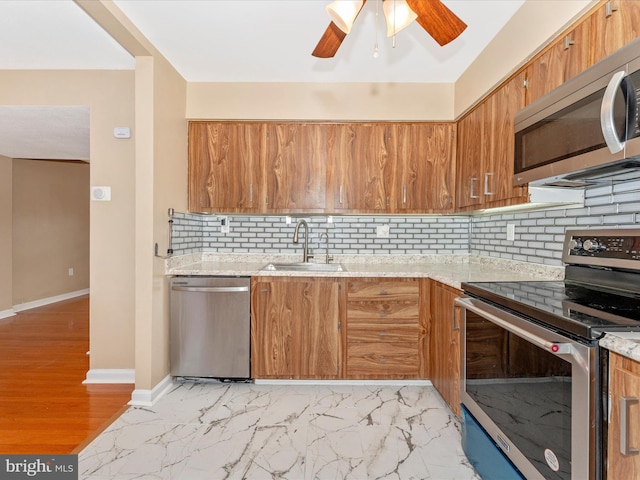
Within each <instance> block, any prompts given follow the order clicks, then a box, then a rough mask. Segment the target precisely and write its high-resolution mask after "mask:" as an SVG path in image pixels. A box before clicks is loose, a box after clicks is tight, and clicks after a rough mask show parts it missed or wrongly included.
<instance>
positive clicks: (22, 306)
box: [13, 288, 89, 312]
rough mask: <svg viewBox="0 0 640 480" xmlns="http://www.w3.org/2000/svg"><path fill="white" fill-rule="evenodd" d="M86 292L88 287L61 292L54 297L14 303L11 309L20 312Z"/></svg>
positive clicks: (79, 295)
mask: <svg viewBox="0 0 640 480" xmlns="http://www.w3.org/2000/svg"><path fill="white" fill-rule="evenodd" d="M88 293H89V289H88V288H85V289H84V290H76V291H75V292H69V293H63V294H62V295H56V296H55V297H49V298H41V299H40V300H34V301H32V302H25V303H21V304H20V305H14V306H13V311H14V312H22V311H23V310H30V309H32V308H37V307H43V306H45V305H49V304H51V303H56V302H61V301H62V300H69V299H70V298H76V297H81V296H82V295H87V294H88Z"/></svg>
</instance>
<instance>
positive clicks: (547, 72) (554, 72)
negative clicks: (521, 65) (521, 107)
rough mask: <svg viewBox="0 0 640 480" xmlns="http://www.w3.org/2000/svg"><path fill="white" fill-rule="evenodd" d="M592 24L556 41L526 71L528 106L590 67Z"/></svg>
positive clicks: (589, 23) (584, 25)
mask: <svg viewBox="0 0 640 480" xmlns="http://www.w3.org/2000/svg"><path fill="white" fill-rule="evenodd" d="M590 27H591V22H589V21H586V20H585V21H583V22H581V23H579V24H578V25H576V26H575V28H573V29H572V30H570V31H568V32H567V33H566V34H565V35H563V36H561V37H559V38H558V39H557V40H556V41H555V42H553V43H552V44H551V45H550V47H549V48H548V49H547V50H546V51H545V52H544V53H543V54H542V55H540V56H539V57H537V58H536V59H535V60H533V61H532V62H531V63H530V64H529V66H528V69H527V78H528V82H527V83H528V86H527V104H529V103H531V102H533V101H535V100H537V99H538V98H540V97H542V96H543V95H545V94H547V93H549V92H550V91H551V90H553V89H554V88H556V87H558V86H560V85H562V84H563V83H564V82H566V81H567V80H569V79H570V78H573V77H575V76H576V75H577V74H579V73H581V72H582V71H583V70H585V69H586V68H587V67H589V66H590V65H591V53H590V48H589V42H590V36H589V34H590Z"/></svg>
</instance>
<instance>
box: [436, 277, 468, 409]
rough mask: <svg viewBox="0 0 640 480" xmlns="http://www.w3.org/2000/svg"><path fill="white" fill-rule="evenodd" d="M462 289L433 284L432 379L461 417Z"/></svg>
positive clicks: (443, 396) (437, 283)
mask: <svg viewBox="0 0 640 480" xmlns="http://www.w3.org/2000/svg"><path fill="white" fill-rule="evenodd" d="M461 293H462V292H460V291H459V290H457V289H455V288H452V287H449V286H448V285H444V284H441V283H439V282H436V281H435V280H431V281H430V291H429V296H430V318H429V378H430V379H431V382H432V383H433V386H434V387H435V388H436V389H437V390H438V392H440V394H441V395H442V398H444V400H445V401H446V402H447V404H448V405H449V407H450V408H451V410H452V411H453V412H454V413H455V414H456V415H458V416H460V371H461V368H460V362H461V359H460V355H461V353H460V352H461V350H460V328H459V326H460V319H459V318H457V316H458V309H455V308H454V303H453V302H454V301H455V299H456V298H457V297H458V296H459V295H460V294H461Z"/></svg>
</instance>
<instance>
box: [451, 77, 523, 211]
mask: <svg viewBox="0 0 640 480" xmlns="http://www.w3.org/2000/svg"><path fill="white" fill-rule="evenodd" d="M524 79H525V74H524V73H520V74H518V75H516V76H515V77H513V78H512V79H511V80H510V81H509V82H507V83H505V84H503V85H502V86H501V87H500V88H498V89H497V90H496V91H495V92H493V93H492V94H491V95H490V96H489V97H488V98H487V99H485V100H484V101H483V102H482V103H480V104H479V105H478V106H477V107H476V108H475V109H474V110H472V111H471V112H470V113H469V114H468V115H467V116H465V117H464V118H463V119H462V120H461V121H460V122H459V124H458V165H457V181H456V185H457V192H458V195H457V208H458V210H462V211H466V210H474V209H477V208H486V207H494V206H504V205H511V204H515V203H522V202H525V201H526V200H527V190H526V188H523V187H514V186H513V155H514V148H515V147H514V122H513V118H514V115H515V113H516V112H517V111H518V110H520V109H521V108H523V107H524V99H525V88H524Z"/></svg>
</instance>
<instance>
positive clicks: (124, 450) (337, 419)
mask: <svg viewBox="0 0 640 480" xmlns="http://www.w3.org/2000/svg"><path fill="white" fill-rule="evenodd" d="M79 470H80V478H81V479H90V480H106V479H118V480H128V479H180V480H199V479H207V480H218V479H293V480H303V479H332V480H333V479H354V480H355V479H374V478H375V479H378V478H379V479H383V478H384V479H434V480H448V479H450V480H480V477H479V476H477V475H476V474H475V473H474V470H473V468H472V467H471V466H470V465H469V463H468V461H467V459H466V457H465V456H464V453H463V452H462V447H461V445H460V432H459V424H458V422H457V419H456V417H455V416H454V415H453V414H452V413H451V412H450V410H449V409H448V408H447V407H446V406H445V405H444V403H443V401H442V399H441V398H440V396H439V395H438V394H437V393H436V392H435V390H434V389H433V387H431V386H416V385H411V386H388V385H374V386H372V385H366V386H365V385H307V384H300V385H297V384H294V385H273V384H251V383H219V382H194V381H186V380H185V381H176V382H175V383H174V384H173V386H172V389H171V390H170V392H168V393H167V394H166V395H164V396H163V397H162V398H161V399H159V400H158V401H157V402H156V404H155V405H154V406H152V407H130V408H129V409H128V410H127V411H126V412H125V413H124V414H123V415H122V416H121V417H119V418H118V419H117V420H116V421H115V422H114V423H113V424H111V425H110V426H109V427H108V428H107V429H106V430H105V431H104V432H103V433H102V434H100V435H99V436H98V437H97V438H96V439H95V440H94V441H93V442H92V443H90V444H89V445H88V446H87V447H86V448H85V449H84V450H83V451H82V452H81V453H80V455H79Z"/></svg>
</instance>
